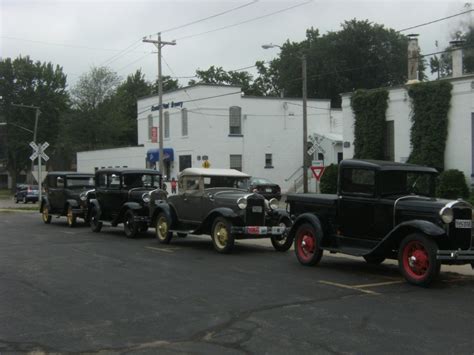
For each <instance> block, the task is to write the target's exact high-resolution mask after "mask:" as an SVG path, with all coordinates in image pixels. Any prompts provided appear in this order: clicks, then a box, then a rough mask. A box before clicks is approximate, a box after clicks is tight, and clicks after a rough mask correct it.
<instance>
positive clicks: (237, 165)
mask: <svg viewBox="0 0 474 355" xmlns="http://www.w3.org/2000/svg"><path fill="white" fill-rule="evenodd" d="M230 168H231V169H235V170H239V171H242V155H240V154H231V155H230Z"/></svg>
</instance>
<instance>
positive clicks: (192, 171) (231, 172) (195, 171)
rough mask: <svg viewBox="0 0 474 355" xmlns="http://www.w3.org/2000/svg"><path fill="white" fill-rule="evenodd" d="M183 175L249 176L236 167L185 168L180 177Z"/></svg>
mask: <svg viewBox="0 0 474 355" xmlns="http://www.w3.org/2000/svg"><path fill="white" fill-rule="evenodd" d="M183 176H227V177H241V178H249V177H250V175H247V174H245V173H243V172H241V171H238V170H236V169H205V168H187V169H184V170H183V171H182V172H181V173H180V174H179V177H183Z"/></svg>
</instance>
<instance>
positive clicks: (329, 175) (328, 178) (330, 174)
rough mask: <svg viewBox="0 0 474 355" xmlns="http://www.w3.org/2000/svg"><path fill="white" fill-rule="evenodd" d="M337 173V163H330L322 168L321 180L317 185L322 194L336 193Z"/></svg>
mask: <svg viewBox="0 0 474 355" xmlns="http://www.w3.org/2000/svg"><path fill="white" fill-rule="evenodd" d="M337 175H338V165H337V164H331V165H329V166H327V167H326V168H325V169H324V174H323V176H321V182H320V185H319V187H320V190H321V193H322V194H335V193H337Z"/></svg>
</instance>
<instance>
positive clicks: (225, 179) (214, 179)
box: [204, 176, 248, 189]
mask: <svg viewBox="0 0 474 355" xmlns="http://www.w3.org/2000/svg"><path fill="white" fill-rule="evenodd" d="M247 182H248V178H241V177H233V176H211V177H205V178H204V188H205V189H210V188H214V187H231V188H239V189H241V188H245V186H246V185H247Z"/></svg>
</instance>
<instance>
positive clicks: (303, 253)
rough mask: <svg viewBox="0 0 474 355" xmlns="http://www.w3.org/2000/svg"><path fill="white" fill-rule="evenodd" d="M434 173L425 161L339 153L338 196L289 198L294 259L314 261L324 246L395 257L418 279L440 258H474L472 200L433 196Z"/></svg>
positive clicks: (435, 270)
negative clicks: (414, 162) (341, 155)
mask: <svg viewBox="0 0 474 355" xmlns="http://www.w3.org/2000/svg"><path fill="white" fill-rule="evenodd" d="M436 175H437V171H436V169H433V168H429V167H424V166H417V165H411V164H402V163H393V162H385V161H370V160H343V161H342V162H341V163H340V165H339V179H338V194H337V195H325V194H321V195H316V194H300V195H297V194H291V195H288V197H287V203H288V205H287V208H289V211H290V213H291V215H292V217H293V218H294V219H295V221H294V225H293V227H292V229H291V231H290V236H291V237H294V239H295V252H296V256H297V258H298V260H299V262H300V263H301V264H303V265H315V264H317V263H318V262H319V261H320V260H321V257H322V255H323V250H327V251H329V252H331V253H344V254H349V255H353V256H360V257H363V258H364V259H365V260H366V261H367V262H369V263H374V264H378V263H381V262H383V261H384V260H385V258H391V259H398V264H399V268H400V272H401V273H402V274H403V276H404V277H405V279H406V280H407V281H408V282H410V283H412V284H417V285H423V286H424V285H428V284H429V283H430V282H431V281H433V280H434V279H435V278H436V277H437V276H438V274H439V272H440V266H441V264H471V266H472V265H474V264H473V263H474V246H473V238H472V218H473V215H472V206H471V205H470V204H469V203H467V202H465V201H462V200H460V199H459V200H455V201H450V200H443V199H437V198H435V197H434V191H435V182H436ZM473 267H474V266H473Z"/></svg>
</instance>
